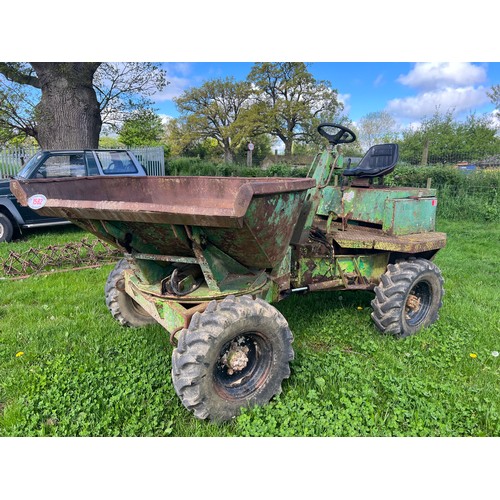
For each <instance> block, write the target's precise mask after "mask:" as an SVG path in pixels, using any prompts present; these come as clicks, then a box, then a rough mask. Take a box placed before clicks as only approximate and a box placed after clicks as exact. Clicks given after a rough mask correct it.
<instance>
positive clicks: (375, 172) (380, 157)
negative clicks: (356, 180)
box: [342, 144, 399, 177]
mask: <svg viewBox="0 0 500 500" xmlns="http://www.w3.org/2000/svg"><path fill="white" fill-rule="evenodd" d="M398 158H399V147H398V145H397V144H377V145H375V146H372V147H371V148H370V149H369V150H368V151H367V152H366V154H365V156H363V159H362V160H361V161H360V162H359V163H358V165H357V166H356V167H354V168H348V169H346V170H344V171H343V172H342V175H346V176H353V177H381V176H383V175H387V174H390V173H391V172H392V171H393V170H394V167H395V166H396V163H397V162H398Z"/></svg>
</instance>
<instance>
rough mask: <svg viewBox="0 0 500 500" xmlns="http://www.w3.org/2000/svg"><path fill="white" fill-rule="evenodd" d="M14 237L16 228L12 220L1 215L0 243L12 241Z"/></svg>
mask: <svg viewBox="0 0 500 500" xmlns="http://www.w3.org/2000/svg"><path fill="white" fill-rule="evenodd" d="M13 236H14V226H13V225H12V222H11V220H10V219H9V218H8V217H7V216H6V215H5V214H2V213H0V243H2V242H6V243H8V242H9V241H11V240H12V237H13Z"/></svg>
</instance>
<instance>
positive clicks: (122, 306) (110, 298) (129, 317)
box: [104, 259, 156, 328]
mask: <svg viewBox="0 0 500 500" xmlns="http://www.w3.org/2000/svg"><path fill="white" fill-rule="evenodd" d="M129 268H130V266H129V264H128V262H127V260H126V259H121V260H120V261H118V263H117V264H116V266H115V268H114V269H113V270H112V271H111V272H110V273H109V276H108V279H107V281H106V286H105V288H104V293H105V295H106V305H107V306H108V309H109V312H110V313H111V315H112V316H113V318H115V319H116V321H118V322H119V323H120V325H122V326H129V327H134V328H137V327H141V326H145V325H151V324H153V323H155V322H156V321H155V319H154V318H153V317H152V316H150V315H149V314H148V313H147V312H146V310H145V309H144V308H143V307H142V306H141V305H139V304H138V303H137V302H136V301H135V300H134V299H133V298H132V297H130V295H128V294H127V293H126V292H125V288H124V287H125V281H124V276H123V272H124V271H125V270H126V269H129Z"/></svg>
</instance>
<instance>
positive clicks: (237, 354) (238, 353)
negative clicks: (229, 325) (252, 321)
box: [221, 340, 249, 375]
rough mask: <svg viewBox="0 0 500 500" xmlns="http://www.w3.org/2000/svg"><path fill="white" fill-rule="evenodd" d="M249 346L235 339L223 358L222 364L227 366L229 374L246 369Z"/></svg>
mask: <svg viewBox="0 0 500 500" xmlns="http://www.w3.org/2000/svg"><path fill="white" fill-rule="evenodd" d="M248 351H249V349H248V347H247V346H245V345H243V346H242V345H240V343H239V341H238V340H233V341H232V342H231V345H230V346H229V349H228V350H227V352H226V353H225V354H224V355H223V356H222V358H221V364H222V365H223V366H225V367H226V368H227V373H228V375H233V374H234V373H235V372H240V371H241V370H244V369H245V368H246V366H247V364H248V356H247V354H248Z"/></svg>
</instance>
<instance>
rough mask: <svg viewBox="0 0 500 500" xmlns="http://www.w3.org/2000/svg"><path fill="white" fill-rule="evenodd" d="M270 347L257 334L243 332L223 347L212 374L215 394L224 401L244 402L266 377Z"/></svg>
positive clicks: (268, 369) (269, 365)
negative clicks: (242, 400)
mask: <svg viewBox="0 0 500 500" xmlns="http://www.w3.org/2000/svg"><path fill="white" fill-rule="evenodd" d="M272 359H273V352H272V345H271V343H270V342H269V341H268V340H267V339H266V338H265V337H264V336H263V335H262V334H261V333H260V332H245V333H243V334H241V335H237V336H236V337H234V338H233V339H232V340H231V341H229V342H227V343H226V344H224V346H223V347H222V349H221V350H220V352H219V356H218V359H217V362H216V364H215V367H214V370H213V382H214V386H215V390H216V391H217V393H218V394H219V395H220V396H221V397H223V398H224V399H227V400H241V399H246V398H248V397H249V396H250V395H251V394H253V393H254V392H255V391H257V390H258V389H259V387H260V386H261V385H262V383H263V382H264V381H265V380H266V378H267V376H268V375H269V372H270V369H271V364H272Z"/></svg>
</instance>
